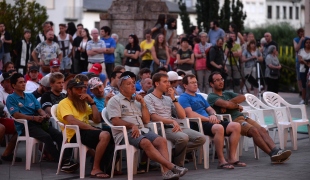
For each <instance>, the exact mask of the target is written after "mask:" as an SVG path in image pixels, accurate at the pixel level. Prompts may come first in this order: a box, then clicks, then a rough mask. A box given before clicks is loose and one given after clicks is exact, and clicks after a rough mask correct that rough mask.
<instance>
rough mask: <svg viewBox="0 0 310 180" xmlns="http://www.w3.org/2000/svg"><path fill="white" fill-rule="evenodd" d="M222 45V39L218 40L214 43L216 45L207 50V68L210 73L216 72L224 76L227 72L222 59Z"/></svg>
mask: <svg viewBox="0 0 310 180" xmlns="http://www.w3.org/2000/svg"><path fill="white" fill-rule="evenodd" d="M223 44H224V39H223V38H219V39H218V40H217V41H216V45H215V46H212V47H211V48H210V50H209V61H210V67H209V68H210V70H211V72H214V71H218V72H220V73H221V74H225V73H226V72H227V67H226V62H225V59H224V51H223ZM222 76H223V75H222ZM223 78H224V79H225V78H226V76H223Z"/></svg>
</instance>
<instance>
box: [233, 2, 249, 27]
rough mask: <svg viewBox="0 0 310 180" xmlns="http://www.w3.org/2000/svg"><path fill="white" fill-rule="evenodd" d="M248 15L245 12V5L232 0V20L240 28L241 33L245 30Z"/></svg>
mask: <svg viewBox="0 0 310 180" xmlns="http://www.w3.org/2000/svg"><path fill="white" fill-rule="evenodd" d="M245 18H246V13H245V12H243V4H242V2H241V1H240V0H237V1H235V0H232V4H231V20H232V22H233V23H234V24H235V25H236V26H237V27H238V30H239V32H242V31H243V30H244V20H245Z"/></svg>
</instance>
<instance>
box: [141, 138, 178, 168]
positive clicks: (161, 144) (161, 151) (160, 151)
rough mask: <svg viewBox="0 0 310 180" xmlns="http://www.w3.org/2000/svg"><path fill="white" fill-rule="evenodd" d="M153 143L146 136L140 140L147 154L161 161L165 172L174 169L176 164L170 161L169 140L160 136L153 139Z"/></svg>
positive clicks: (154, 159)
mask: <svg viewBox="0 0 310 180" xmlns="http://www.w3.org/2000/svg"><path fill="white" fill-rule="evenodd" d="M153 144H154V146H155V147H156V148H155V147H154V146H153ZM153 144H152V143H151V142H150V141H149V140H148V139H146V138H143V139H142V140H141V141H140V147H141V148H142V149H143V150H144V151H145V153H146V155H147V156H148V157H149V158H150V159H152V160H153V161H156V162H158V163H160V164H161V165H162V166H163V171H164V172H167V171H168V170H170V169H172V168H173V167H174V164H172V163H171V162H169V161H168V150H167V141H166V140H165V139H164V138H162V137H158V138H156V139H155V140H154V141H153Z"/></svg>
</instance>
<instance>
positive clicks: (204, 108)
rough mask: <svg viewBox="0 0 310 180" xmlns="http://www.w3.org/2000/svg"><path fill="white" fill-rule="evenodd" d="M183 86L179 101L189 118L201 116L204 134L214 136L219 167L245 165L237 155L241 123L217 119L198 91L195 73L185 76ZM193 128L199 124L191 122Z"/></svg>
mask: <svg viewBox="0 0 310 180" xmlns="http://www.w3.org/2000/svg"><path fill="white" fill-rule="evenodd" d="M183 86H184V88H185V93H183V94H182V95H181V96H180V97H179V103H180V104H181V106H182V107H183V108H184V110H185V113H186V116H187V117H188V118H197V117H199V118H200V119H201V121H202V126H203V131H204V134H205V135H208V136H211V137H213V140H214V144H215V149H216V152H217V156H218V160H219V164H218V168H219V169H233V168H234V166H239V167H245V166H246V164H245V163H243V162H240V161H238V160H237V157H236V152H237V147H238V143H239V138H240V132H241V127H240V124H239V123H236V122H228V121H221V120H218V119H217V117H216V114H215V110H214V109H213V108H212V107H211V106H210V105H209V103H208V102H207V101H206V100H205V99H204V98H203V97H202V96H201V95H200V94H197V93H196V92H197V90H198V85H197V79H196V76H195V75H193V74H191V75H186V76H185V77H184V78H183ZM195 125H196V127H195ZM191 128H193V129H198V128H197V124H196V123H191ZM224 136H229V158H228V159H227V160H228V162H227V161H226V160H225V157H224V154H223V147H224Z"/></svg>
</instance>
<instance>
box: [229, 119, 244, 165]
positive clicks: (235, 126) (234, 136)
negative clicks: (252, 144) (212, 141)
mask: <svg viewBox="0 0 310 180" xmlns="http://www.w3.org/2000/svg"><path fill="white" fill-rule="evenodd" d="M240 131H241V126H240V124H239V123H235V122H231V123H229V124H228V126H227V128H226V132H227V134H230V136H229V159H228V162H236V161H237V159H236V152H237V147H238V143H239V139H240Z"/></svg>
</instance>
